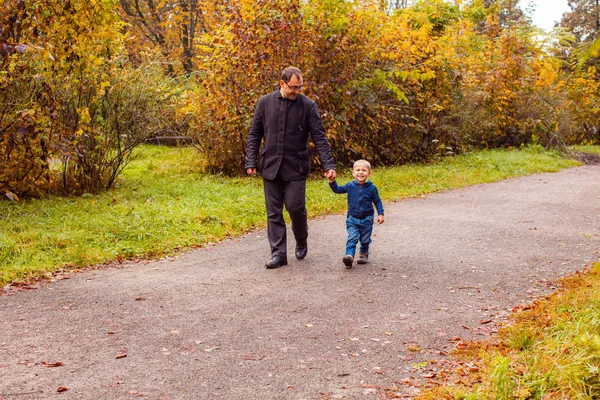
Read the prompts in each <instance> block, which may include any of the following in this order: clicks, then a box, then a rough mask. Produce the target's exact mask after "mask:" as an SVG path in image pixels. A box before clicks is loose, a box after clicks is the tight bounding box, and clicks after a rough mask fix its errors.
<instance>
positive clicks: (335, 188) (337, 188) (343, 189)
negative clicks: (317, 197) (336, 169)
mask: <svg viewBox="0 0 600 400" xmlns="http://www.w3.org/2000/svg"><path fill="white" fill-rule="evenodd" d="M329 187H330V188H331V190H333V193H338V194H342V193H346V192H347V191H348V190H347V189H346V185H343V186H338V184H337V182H336V181H335V180H333V181H331V182H329Z"/></svg>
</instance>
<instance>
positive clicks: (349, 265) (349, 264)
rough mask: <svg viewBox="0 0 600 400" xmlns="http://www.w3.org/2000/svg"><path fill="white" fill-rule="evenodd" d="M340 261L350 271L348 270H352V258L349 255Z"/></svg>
mask: <svg viewBox="0 0 600 400" xmlns="http://www.w3.org/2000/svg"><path fill="white" fill-rule="evenodd" d="M342 261H344V265H345V266H346V268H348V269H350V268H352V262H353V261H354V256H351V255H350V254H346V255H345V256H344V258H343V260H342Z"/></svg>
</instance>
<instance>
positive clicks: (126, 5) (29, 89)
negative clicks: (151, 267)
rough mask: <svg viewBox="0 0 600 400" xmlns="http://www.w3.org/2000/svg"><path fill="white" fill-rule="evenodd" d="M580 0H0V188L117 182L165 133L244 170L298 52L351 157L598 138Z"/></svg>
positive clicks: (597, 15) (599, 80) (235, 170)
mask: <svg viewBox="0 0 600 400" xmlns="http://www.w3.org/2000/svg"><path fill="white" fill-rule="evenodd" d="M569 5H570V7H571V12H569V13H566V14H565V15H564V16H563V19H562V22H561V27H557V28H555V29H554V30H553V31H552V32H551V33H549V34H548V33H545V32H543V31H540V30H539V29H537V28H536V27H534V26H532V25H531V23H530V21H529V19H528V17H527V14H526V13H524V12H523V11H522V10H521V8H520V7H519V4H518V1H517V0H471V1H460V0H455V1H444V0H427V1H415V2H406V1H390V2H387V1H384V0H236V1H230V0H120V1H119V0H2V4H1V6H0V7H1V9H0V13H1V18H0V44H1V46H0V62H1V64H2V68H1V72H0V192H1V193H3V194H4V195H6V197H8V198H11V199H18V198H19V197H39V196H43V195H45V194H49V193H60V194H67V195H78V194H82V193H97V192H100V191H103V190H107V189H109V188H111V187H112V186H113V184H114V183H115V180H116V178H117V177H118V176H119V174H120V173H121V171H122V170H123V168H124V167H125V165H126V164H127V163H128V161H129V160H130V156H131V152H132V150H133V149H134V148H135V147H136V146H138V145H139V144H141V143H144V142H146V141H147V140H148V139H150V138H153V137H157V136H184V137H188V138H190V140H192V141H193V143H194V144H195V146H196V147H197V148H198V150H199V152H200V153H201V154H200V155H199V157H201V158H202V159H203V160H204V164H203V165H204V168H205V171H206V172H211V173H223V174H227V175H236V174H240V173H242V172H243V169H242V165H243V157H244V149H245V144H246V136H247V133H248V130H249V127H250V123H251V119H252V114H253V111H254V106H255V103H256V101H257V100H258V98H259V97H260V96H261V95H263V94H265V93H267V92H268V91H270V90H272V89H274V88H275V87H276V85H277V82H278V76H279V73H280V71H281V70H282V69H283V68H284V67H286V66H289V65H294V66H297V67H299V68H300V69H301V70H302V71H303V72H304V77H305V83H306V89H305V94H306V95H307V96H309V97H311V98H313V99H314V100H315V101H316V102H317V104H318V106H319V109H320V111H321V113H322V118H323V122H324V124H325V127H326V130H327V134H328V137H329V139H330V141H331V143H332V146H333V151H334V156H335V158H336V161H337V162H338V164H339V165H340V166H347V165H350V164H351V163H352V161H353V160H355V159H358V158H368V159H369V160H371V161H372V163H373V164H374V165H376V166H381V165H397V164H403V163H407V162H413V161H424V160H430V159H433V158H437V157H442V156H445V155H448V154H458V153H460V152H462V151H464V150H465V149H467V148H471V147H476V148H498V147H512V146H520V145H522V144H529V143H534V144H538V143H539V144H542V145H544V146H561V145H565V144H566V145H570V144H598V143H600V130H599V129H600V126H599V125H600V123H599V120H600V73H599V71H598V66H599V64H600V60H599V59H598V58H597V57H596V54H594V53H597V48H598V40H596V41H595V42H594V40H595V39H596V38H597V36H598V32H599V30H600V7H599V6H598V1H597V0H572V1H569ZM525 6H526V5H525ZM521 7H524V6H521ZM315 162H316V161H315Z"/></svg>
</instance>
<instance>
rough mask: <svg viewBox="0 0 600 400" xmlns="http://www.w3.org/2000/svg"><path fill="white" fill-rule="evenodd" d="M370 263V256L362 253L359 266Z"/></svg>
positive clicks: (359, 257)
mask: <svg viewBox="0 0 600 400" xmlns="http://www.w3.org/2000/svg"><path fill="white" fill-rule="evenodd" d="M368 261H369V254H368V253H360V255H359V256H358V261H357V264H366V263H367V262H368Z"/></svg>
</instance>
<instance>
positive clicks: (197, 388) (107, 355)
mask: <svg viewBox="0 0 600 400" xmlns="http://www.w3.org/2000/svg"><path fill="white" fill-rule="evenodd" d="M599 235H600V167H598V166H586V167H578V168H573V169H569V170H565V171H562V172H559V173H555V174H542V175H533V176H529V177H524V178H517V179H512V180H507V181H502V182H498V183H494V184H487V185H480V186H474V187H470V188H465V189H460V190H454V191H450V192H445V193H438V194H434V195H430V196H427V197H422V198H414V199H408V200H405V201H400V202H397V203H388V204H386V222H385V224H383V225H381V226H377V227H376V228H375V231H374V241H373V245H372V257H371V260H372V262H371V263H369V264H367V265H364V266H357V267H355V268H354V269H352V270H346V269H345V268H344V266H343V264H342V262H341V259H342V256H343V251H344V242H345V236H346V234H345V227H344V216H342V215H334V216H328V217H325V218H319V219H316V220H312V221H311V222H310V237H309V256H308V258H307V259H305V260H303V261H296V260H290V261H291V262H290V265H288V266H287V267H283V268H280V269H277V270H266V269H265V268H264V267H263V264H264V262H265V261H266V260H267V259H268V257H269V251H268V245H267V240H266V237H265V232H264V231H261V232H256V233H252V234H249V235H247V236H245V237H243V238H240V239H236V240H230V241H227V242H224V243H221V244H219V245H216V246H214V247H210V248H206V249H200V250H197V251H193V252H189V253H187V254H184V255H182V256H180V257H176V258H173V259H168V260H161V261H156V262H149V263H139V264H127V265H125V266H122V267H114V268H107V269H104V270H97V271H90V272H84V273H80V274H76V275H75V276H73V277H72V278H71V279H66V280H61V281H57V282H54V283H50V284H47V285H44V286H43V287H41V288H39V289H35V290H28V291H23V292H17V293H9V294H8V295H4V296H0V399H2V400H8V399H10V400H13V399H19V400H21V399H42V398H53V397H60V398H65V399H127V398H148V399H221V398H222V399H240V400H241V399H244V400H253V399H256V400H259V399H260V400H263V399H338V398H344V399H362V398H377V396H381V395H382V393H384V390H385V388H396V389H397V392H396V393H397V394H399V395H400V394H407V395H409V394H410V393H411V392H410V388H409V387H406V386H405V385H403V384H402V381H403V380H405V379H410V377H411V376H413V377H419V376H422V375H425V376H426V374H427V373H428V372H427V369H426V368H425V369H424V370H419V369H415V366H417V364H418V363H421V362H423V361H425V360H429V359H432V358H440V357H442V358H443V357H444V354H445V353H446V352H448V351H449V350H451V349H452V348H453V346H455V345H456V341H457V340H459V339H460V340H472V339H481V338H485V337H486V336H487V335H488V334H489V333H490V331H492V330H493V329H494V326H495V323H496V322H498V321H499V320H501V319H502V318H503V317H504V316H506V314H508V312H509V311H510V310H511V309H512V308H513V307H515V306H518V305H520V304H522V303H524V302H528V301H530V300H531V299H532V298H533V297H536V296H540V295H542V294H543V293H547V292H548V291H550V290H552V285H551V282H552V281H553V280H555V279H556V278H558V277H560V276H563V275H566V274H569V273H572V272H574V271H578V270H581V269H582V268H583V267H584V266H586V265H591V263H592V262H595V261H599V260H600V250H599V249H600V236H599ZM291 246H293V244H290V247H291ZM56 363H60V364H56ZM53 365H57V366H53ZM61 387H62V388H66V389H67V390H66V391H63V392H62V393H60V392H58V390H62V389H59V388H61Z"/></svg>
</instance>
